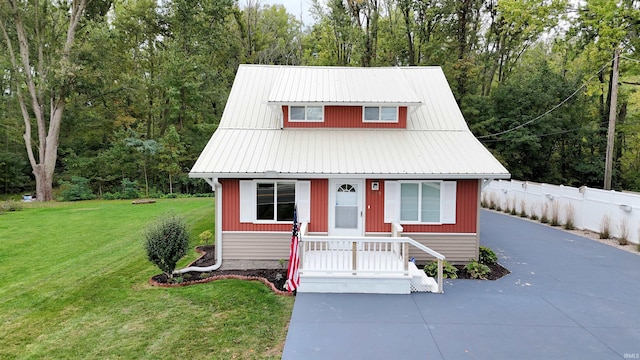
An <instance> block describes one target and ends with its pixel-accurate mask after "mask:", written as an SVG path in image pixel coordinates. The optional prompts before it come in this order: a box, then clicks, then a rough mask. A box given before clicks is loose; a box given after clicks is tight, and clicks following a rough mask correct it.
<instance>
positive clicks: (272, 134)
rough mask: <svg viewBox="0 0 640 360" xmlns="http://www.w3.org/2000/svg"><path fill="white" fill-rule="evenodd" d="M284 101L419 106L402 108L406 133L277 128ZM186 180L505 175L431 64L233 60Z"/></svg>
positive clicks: (279, 124) (381, 130) (503, 176)
mask: <svg viewBox="0 0 640 360" xmlns="http://www.w3.org/2000/svg"><path fill="white" fill-rule="evenodd" d="M371 74H373V75H375V76H370V75H371ZM338 79H340V81H338ZM376 79H378V80H379V79H385V81H387V80H389V79H390V80H389V81H390V85H389V86H388V87H386V86H382V87H383V88H384V89H372V88H367V89H363V88H362V87H363V86H365V87H373V86H374V85H375V84H378V85H376V86H377V87H381V85H380V84H379V83H378V82H377V80H376ZM343 84H355V85H352V86H351V85H345V86H343ZM287 85H288V86H287ZM316 85H317V86H316ZM359 90H361V91H359ZM365 90H366V91H365ZM386 90H392V91H386ZM287 102H322V103H327V102H330V103H351V102H353V103H387V102H388V103H395V104H400V103H402V104H412V103H413V104H419V105H415V106H409V108H408V117H407V129H363V128H359V129H345V128H316V129H291V128H288V129H281V128H280V126H281V116H282V112H281V110H280V105H278V104H280V103H287ZM190 176H191V177H242V178H251V177H291V178H295V177H301V178H313V177H324V178H327V177H332V176H341V177H349V176H352V177H377V178H423V179H426V178H433V179H436V178H486V177H489V178H508V177H509V173H508V171H507V170H506V169H505V168H504V167H503V166H502V165H501V164H500V163H499V162H498V161H497V160H496V159H495V158H494V157H493V156H492V155H491V153H490V152H489V151H488V150H487V149H486V148H485V147H484V146H483V145H482V144H481V143H480V142H479V141H478V140H477V139H476V138H475V137H474V136H473V134H472V133H471V131H469V129H468V127H467V124H466V122H465V120H464V118H463V116H462V113H461V112H460V109H459V108H458V106H457V103H456V101H455V99H454V97H453V94H452V93H451V90H450V88H449V85H448V83H447V81H446V78H445V77H444V73H443V72H442V70H441V69H440V68H439V67H403V68H342V67H289V66H266V65H241V66H240V67H239V69H238V73H237V75H236V79H235V81H234V84H233V87H232V89H231V92H230V94H229V99H228V102H227V105H226V107H225V110H224V113H223V115H222V119H221V122H220V125H219V127H218V130H216V132H215V133H214V134H213V136H212V137H211V139H210V140H209V143H208V144H207V146H206V147H205V149H204V150H203V151H202V153H201V155H200V157H199V158H198V160H197V161H196V163H195V164H194V166H193V168H192V170H191V173H190Z"/></svg>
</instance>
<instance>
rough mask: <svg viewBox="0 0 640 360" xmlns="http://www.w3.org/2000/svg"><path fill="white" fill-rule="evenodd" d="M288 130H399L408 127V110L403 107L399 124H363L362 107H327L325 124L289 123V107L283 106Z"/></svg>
mask: <svg viewBox="0 0 640 360" xmlns="http://www.w3.org/2000/svg"><path fill="white" fill-rule="evenodd" d="M282 113H283V115H284V127H286V128H398V129H404V128H406V127H407V108H406V106H401V107H400V110H399V112H398V122H397V123H370V122H366V123H365V122H362V106H325V107H324V122H289V107H288V106H286V105H283V106H282Z"/></svg>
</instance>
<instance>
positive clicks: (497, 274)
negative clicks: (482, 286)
mask: <svg viewBox="0 0 640 360" xmlns="http://www.w3.org/2000/svg"><path fill="white" fill-rule="evenodd" d="M425 265H426V264H425V263H419V264H416V266H417V267H418V269H422V268H424V266H425ZM453 266H454V267H455V268H456V269H458V279H473V278H472V277H471V275H469V273H468V272H467V271H466V270H465V269H464V265H453ZM487 266H488V267H489V269H491V272H490V273H489V275H488V276H487V280H498V279H500V278H501V277H503V276H505V275H507V274H510V273H511V271H509V269H507V268H505V267H504V266H502V265H500V264H494V265H487Z"/></svg>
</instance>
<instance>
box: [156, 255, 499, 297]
mask: <svg viewBox="0 0 640 360" xmlns="http://www.w3.org/2000/svg"><path fill="white" fill-rule="evenodd" d="M196 251H197V252H199V253H200V254H202V256H200V257H199V258H198V259H196V260H195V261H194V262H192V263H191V264H189V266H202V267H205V266H211V265H213V264H215V245H205V246H198V247H196ZM416 265H417V266H418V269H422V268H423V267H424V265H425V264H416ZM454 266H455V267H456V268H457V269H458V279H471V276H470V275H469V274H468V273H467V272H466V271H465V270H464V265H454ZM489 268H490V269H491V273H489V276H488V277H487V280H496V279H500V278H501V277H503V276H505V275H507V274H509V273H510V271H509V270H508V269H506V268H504V267H503V266H502V265H500V264H495V265H489ZM177 277H178V275H175V276H174V279H173V280H171V279H169V278H168V277H167V275H165V274H159V275H155V276H153V277H152V278H151V279H149V282H150V283H151V285H154V286H161V287H178V286H187V285H193V284H203V283H208V282H211V281H216V280H223V279H238V280H253V281H259V282H262V283H264V284H265V285H267V287H269V288H271V290H273V292H275V293H276V294H279V295H294V294H295V292H294V293H290V292H288V291H287V290H286V289H285V287H284V284H285V282H286V281H287V269H252V270H214V271H210V272H197V271H191V272H187V273H184V274H181V276H180V277H178V278H177ZM176 278H177V279H176Z"/></svg>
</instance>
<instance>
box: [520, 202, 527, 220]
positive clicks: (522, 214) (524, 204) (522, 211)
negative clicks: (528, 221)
mask: <svg viewBox="0 0 640 360" xmlns="http://www.w3.org/2000/svg"><path fill="white" fill-rule="evenodd" d="M520 217H523V218H525V217H527V201H526V200H525V199H522V200H520Z"/></svg>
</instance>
